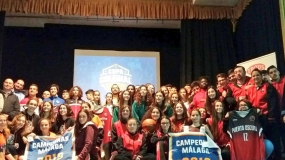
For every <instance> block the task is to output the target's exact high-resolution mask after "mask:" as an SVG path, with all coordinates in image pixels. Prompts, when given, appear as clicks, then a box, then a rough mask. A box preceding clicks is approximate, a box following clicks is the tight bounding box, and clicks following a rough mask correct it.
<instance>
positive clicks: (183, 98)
mask: <svg viewBox="0 0 285 160" xmlns="http://www.w3.org/2000/svg"><path fill="white" fill-rule="evenodd" d="M179 100H180V101H181V102H183V103H184V106H185V107H186V108H187V109H188V108H189V102H188V94H187V90H186V89H185V88H180V90H179Z"/></svg>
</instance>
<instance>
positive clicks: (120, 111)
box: [119, 105, 132, 119]
mask: <svg viewBox="0 0 285 160" xmlns="http://www.w3.org/2000/svg"><path fill="white" fill-rule="evenodd" d="M125 108H129V110H130V116H129V118H132V107H131V106H129V105H123V106H121V107H120V108H119V119H122V118H123V117H122V112H123V110H124V109H125Z"/></svg>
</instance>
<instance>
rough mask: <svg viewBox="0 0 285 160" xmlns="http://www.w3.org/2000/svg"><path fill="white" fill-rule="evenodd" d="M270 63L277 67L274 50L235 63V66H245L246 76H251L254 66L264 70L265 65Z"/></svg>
mask: <svg viewBox="0 0 285 160" xmlns="http://www.w3.org/2000/svg"><path fill="white" fill-rule="evenodd" d="M271 65H274V66H276V67H277V62H276V54H275V52H273V53H270V54H267V55H264V56H261V57H257V58H254V59H251V60H248V61H245V62H242V63H239V64H237V66H243V67H244V68H245V71H246V75H247V76H251V71H253V70H254V69H255V68H257V69H259V70H266V69H267V67H269V66H271Z"/></svg>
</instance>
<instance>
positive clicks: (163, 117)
mask: <svg viewBox="0 0 285 160" xmlns="http://www.w3.org/2000/svg"><path fill="white" fill-rule="evenodd" d="M162 119H167V120H168V121H169V128H168V132H171V120H170V118H168V117H167V116H165V115H163V116H161V117H160V122H161V120H162ZM159 130H160V132H161V133H163V130H162V128H161V124H160V126H159Z"/></svg>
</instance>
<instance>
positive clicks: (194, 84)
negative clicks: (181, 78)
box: [191, 81, 200, 88]
mask: <svg viewBox="0 0 285 160" xmlns="http://www.w3.org/2000/svg"><path fill="white" fill-rule="evenodd" d="M196 86H197V87H200V83H199V82H198V81H193V82H192V83H191V88H194V87H196Z"/></svg>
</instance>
